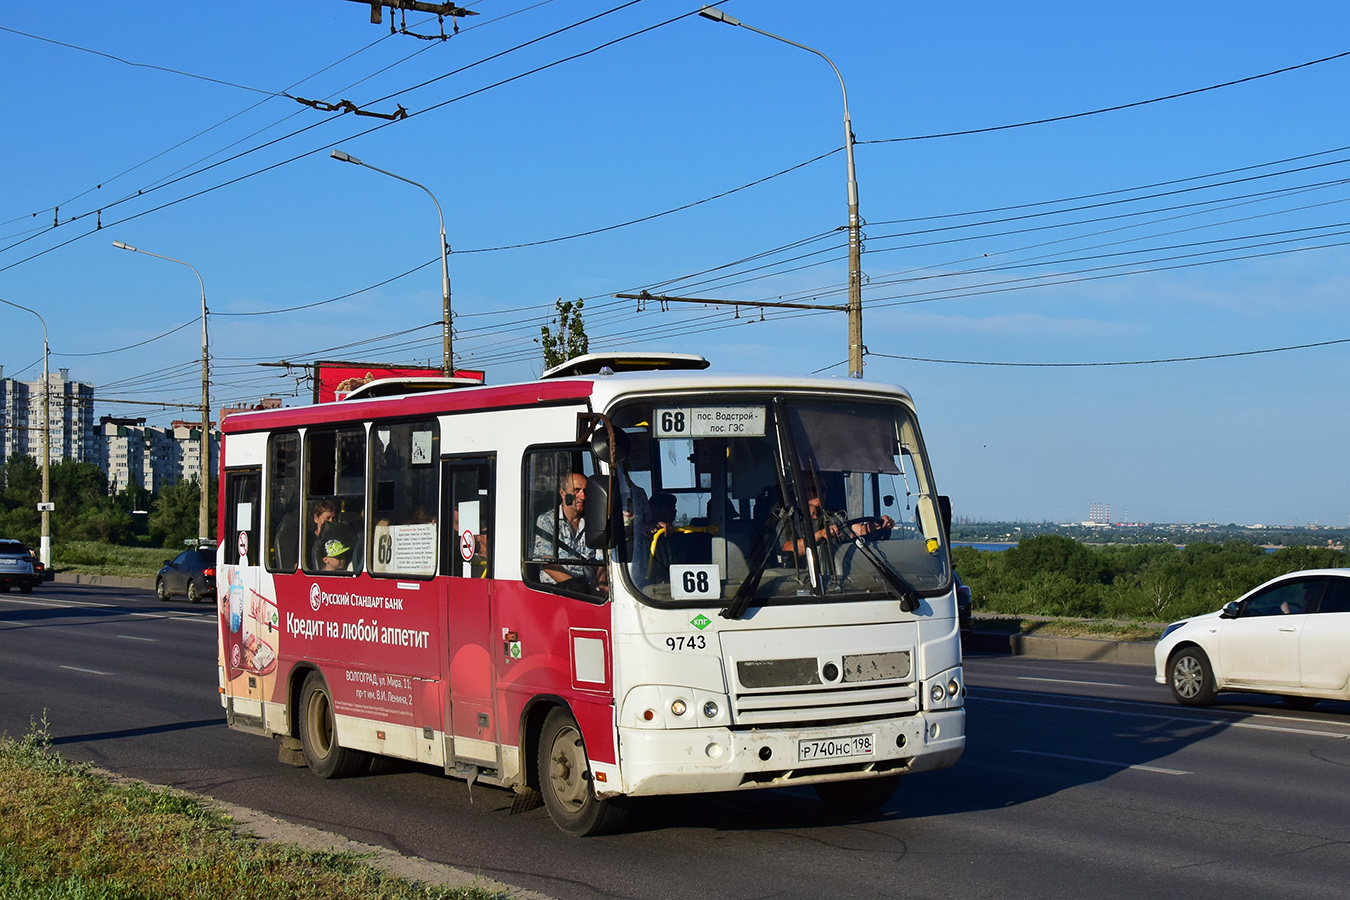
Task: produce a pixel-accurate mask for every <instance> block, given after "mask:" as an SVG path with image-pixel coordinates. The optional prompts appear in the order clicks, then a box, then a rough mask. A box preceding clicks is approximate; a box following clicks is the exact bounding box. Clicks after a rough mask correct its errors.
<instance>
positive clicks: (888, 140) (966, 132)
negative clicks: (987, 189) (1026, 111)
mask: <svg viewBox="0 0 1350 900" xmlns="http://www.w3.org/2000/svg"><path fill="white" fill-rule="evenodd" d="M1347 56H1350V50H1347V51H1345V52H1343V53H1335V54H1332V55H1331V56H1324V57H1322V58H1321V59H1312V60H1308V61H1307V62H1301V63H1298V64H1296V65H1292V66H1284V67H1283V68H1279V69H1272V70H1271V71H1269V72H1262V73H1260V74H1259V75H1248V76H1247V77H1245V78H1235V79H1233V80H1232V81H1224V82H1221V83H1220V84H1211V85H1209V86H1207V87H1201V88H1193V89H1191V90H1189V91H1178V92H1176V93H1174V94H1166V95H1164V96H1162V97H1152V98H1150V99H1148V100H1135V101H1134V102H1132V103H1119V104H1117V105H1115V106H1104V107H1101V108H1100V109H1089V110H1085V111H1083V112H1076V113H1068V114H1066V115H1062V116H1048V117H1046V118H1043V119H1031V120H1029V121H1026V122H1013V123H1010V124H1007V125H990V126H986V127H984V128H967V129H964V130H962V131H944V132H939V133H936V134H916V135H910V136H908V137H897V138H878V139H876V140H870V141H857V142H855V143H858V144H893V143H900V142H902V141H931V140H937V139H939V138H951V137H966V136H967V135H972V134H989V133H991V132H995V131H1010V130H1012V129H1014V128H1028V127H1030V126H1032V125H1049V124H1050V123H1052V122H1067V121H1069V120H1070V119H1082V118H1086V117H1088V116H1099V115H1102V114H1103V113H1110V112H1120V111H1121V110H1125V109H1135V108H1137V107H1140V106H1148V105H1150V104H1153V103H1162V102H1164V101H1166V100H1177V99H1180V98H1181V97H1192V96H1194V95H1196V94H1204V93H1207V92H1209V91H1217V90H1219V89H1221V88H1228V87H1234V86H1236V85H1239V84H1246V83H1247V82H1250V81H1259V80H1260V79H1262V78H1270V77H1271V76H1272V75H1283V74H1285V73H1286V72H1293V71H1296V70H1298V69H1306V68H1308V67H1309V66H1317V65H1321V64H1322V63H1327V62H1332V61H1334V60H1338V59H1344V58H1345V57H1347Z"/></svg>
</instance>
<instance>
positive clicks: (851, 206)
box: [698, 6, 863, 378]
mask: <svg viewBox="0 0 1350 900" xmlns="http://www.w3.org/2000/svg"><path fill="white" fill-rule="evenodd" d="M698 14H699V15H700V16H702V17H703V18H705V19H712V20H713V21H714V22H723V23H725V24H727V25H737V26H740V27H741V28H747V29H749V30H750V31H753V32H755V33H756V34H762V35H764V36H765V37H769V38H773V39H774V40H775V41H782V42H783V43H784V44H791V45H792V46H794V47H799V48H801V49H802V50H806V51H808V52H810V53H814V54H815V55H816V56H819V57H820V58H821V59H823V60H825V62H827V63H829V64H830V68H831V69H834V75H835V77H836V78H838V79H839V89H840V90H841V91H843V94H844V153H845V155H846V157H847V159H848V374H849V377H850V378H861V377H862V374H863V371H862V370H863V344H862V236H861V234H860V232H859V219H858V178H857V173H856V171H855V170H854V168H853V123H852V121H851V120H850V119H849V115H848V88H846V87H844V76H843V75H840V74H839V67H838V66H836V65H835V64H834V61H833V60H831V59H830V58H829V57H828V56H826V55H825V54H824V53H821V52H820V51H819V50H817V49H815V48H814V47H808V46H806V45H805V44H799V43H797V42H796V41H790V40H788V39H787V38H785V37H781V36H779V35H776V34H773V33H771V32H768V31H763V30H761V29H759V28H756V27H754V26H753V25H746V24H745V23H744V22H742V21H740V20H739V19H736V18H734V17H732V16H729V15H727V14H726V13H724V12H722V11H721V10H720V9H718V8H717V7H715V6H705V7H703V8H702V9H700V10H699V11H698Z"/></svg>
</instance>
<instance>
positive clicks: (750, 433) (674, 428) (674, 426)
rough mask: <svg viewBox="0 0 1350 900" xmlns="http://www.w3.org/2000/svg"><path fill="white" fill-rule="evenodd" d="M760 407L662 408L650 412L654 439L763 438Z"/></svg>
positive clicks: (762, 413)
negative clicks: (651, 413)
mask: <svg viewBox="0 0 1350 900" xmlns="http://www.w3.org/2000/svg"><path fill="white" fill-rule="evenodd" d="M767 418H768V417H767V415H766V410H765V407H763V406H686V407H664V408H661V409H657V410H654V411H653V415H652V436H653V437H656V438H709V437H764V423H765V421H766V420H767Z"/></svg>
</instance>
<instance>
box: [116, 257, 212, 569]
mask: <svg viewBox="0 0 1350 900" xmlns="http://www.w3.org/2000/svg"><path fill="white" fill-rule="evenodd" d="M113 246H114V247H116V248H117V249H118V250H130V251H131V252H132V253H144V254H145V255H146V256H153V257H155V258H156V259H164V260H168V261H169V262H171V263H178V264H179V265H180V266H187V267H188V268H189V269H191V270H192V274H194V275H196V276H197V284H199V285H201V289H202V431H201V460H202V462H201V465H202V481H201V495H202V496H201V503H200V505H199V506H198V508H197V539H198V542H199V543H202V544H204V543H207V542H208V541H210V539H211V528H210V526H211V498H210V494H209V492H210V488H211V369H210V363H209V360H210V357H209V356H208V355H207V343H206V282H204V281H202V273H201V272H198V271H197V267H196V266H194V265H192V263H186V262H183V261H182V260H181V259H174V258H173V257H172V256H160V255H159V254H158V253H151V252H150V251H149V250H139V249H137V248H135V247H133V246H131V245H130V244H124V243H122V242H121V241H113Z"/></svg>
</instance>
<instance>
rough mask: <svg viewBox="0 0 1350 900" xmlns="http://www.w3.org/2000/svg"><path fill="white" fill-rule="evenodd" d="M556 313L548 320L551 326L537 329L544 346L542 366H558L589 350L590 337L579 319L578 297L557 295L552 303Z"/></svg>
mask: <svg viewBox="0 0 1350 900" xmlns="http://www.w3.org/2000/svg"><path fill="white" fill-rule="evenodd" d="M554 305H555V306H556V307H557V309H558V314H557V315H556V316H554V317H553V319H552V320H550V322H551V324H552V325H553V328H551V329H550V328H549V326H548V325H543V326H541V327H540V329H539V344H540V346H542V347H543V348H544V368H545V369H551V368H553V367H554V366H560V365H562V364H563V363H565V362H567V361H568V360H569V359H574V358H576V357H578V356H582V355H584V354H585V353H587V352H588V351H589V350H590V346H591V342H590V338H588V337H586V323H585V322H583V321H582V320H581V307H582V306H583V305H584V304H583V301H582V299H581V298H580V297H578V298H577V299H576V301H575V302H574V301H571V300H564V299H563V298H561V297H559V298H558V300H557V302H556V303H555V304H554Z"/></svg>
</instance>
